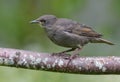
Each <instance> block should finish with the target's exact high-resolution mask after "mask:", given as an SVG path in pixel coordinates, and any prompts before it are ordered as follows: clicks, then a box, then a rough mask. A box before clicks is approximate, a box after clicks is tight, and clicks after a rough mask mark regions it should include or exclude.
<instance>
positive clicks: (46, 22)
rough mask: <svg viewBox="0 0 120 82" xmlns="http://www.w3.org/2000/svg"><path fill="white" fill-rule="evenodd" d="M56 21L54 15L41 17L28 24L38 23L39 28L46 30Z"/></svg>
mask: <svg viewBox="0 0 120 82" xmlns="http://www.w3.org/2000/svg"><path fill="white" fill-rule="evenodd" d="M56 20H57V17H56V16H54V15H43V16H40V17H39V18H37V19H36V20H33V21H31V22H30V23H38V24H40V26H42V27H45V28H48V27H51V26H52V25H53V24H54V23H55V22H56Z"/></svg>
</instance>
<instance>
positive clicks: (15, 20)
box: [0, 0, 120, 82]
mask: <svg viewBox="0 0 120 82" xmlns="http://www.w3.org/2000/svg"><path fill="white" fill-rule="evenodd" d="M43 14H54V15H56V16H57V17H66V18H70V19H73V20H77V21H79V22H80V23H84V24H87V25H90V26H92V27H93V28H94V29H95V30H96V31H97V32H100V33H102V34H104V37H103V38H106V39H108V40H111V41H113V42H114V43H116V44H117V45H115V46H109V45H106V44H96V45H95V44H88V45H86V46H85V47H84V49H83V50H82V51H81V53H80V55H81V56H108V55H115V56H119V54H120V52H119V49H120V44H119V42H120V32H119V31H120V0H0V47H7V48H17V49H24V50H32V51H38V52H49V53H52V52H59V51H62V50H65V49H66V48H63V47H59V46H57V45H55V44H53V43H52V42H51V41H50V40H49V39H48V38H47V37H46V35H45V33H44V31H43V29H41V28H40V27H39V26H38V25H31V24H29V21H31V20H33V19H36V18H37V17H39V16H40V15H43ZM16 81H17V82H40V81H41V82H73V81H74V82H78V81H81V82H86V81H89V82H93V81H94V82H106V81H107V82H108V81H109V82H113V81H116V82H119V81H120V78H119V77H118V75H114V76H113V75H101V76H97V75H92V76H91V75H74V74H64V73H62V74H61V73H52V72H44V71H33V70H27V69H16V68H10V67H2V66H1V67H0V82H16Z"/></svg>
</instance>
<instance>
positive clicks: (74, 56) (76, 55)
mask: <svg viewBox="0 0 120 82" xmlns="http://www.w3.org/2000/svg"><path fill="white" fill-rule="evenodd" d="M78 56H79V54H73V55H71V56H70V57H69V60H68V63H67V66H68V65H69V64H70V62H71V61H72V60H73V59H75V58H77V57H78Z"/></svg>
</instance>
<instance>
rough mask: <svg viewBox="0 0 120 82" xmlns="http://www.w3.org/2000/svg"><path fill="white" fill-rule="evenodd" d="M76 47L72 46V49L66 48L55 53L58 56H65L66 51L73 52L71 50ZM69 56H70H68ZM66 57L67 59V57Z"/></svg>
mask: <svg viewBox="0 0 120 82" xmlns="http://www.w3.org/2000/svg"><path fill="white" fill-rule="evenodd" d="M75 49H76V48H71V49H68V50H65V51H62V52H59V53H53V55H57V56H65V53H66V52H71V51H74V50H75ZM67 58H68V57H67ZM67 58H66V59H67Z"/></svg>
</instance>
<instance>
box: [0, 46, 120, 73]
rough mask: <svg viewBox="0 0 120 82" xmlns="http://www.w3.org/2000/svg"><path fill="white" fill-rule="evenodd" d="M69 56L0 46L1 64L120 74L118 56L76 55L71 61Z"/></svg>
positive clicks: (50, 69) (61, 70)
mask: <svg viewBox="0 0 120 82" xmlns="http://www.w3.org/2000/svg"><path fill="white" fill-rule="evenodd" d="M69 57H70V56H69V55H67V54H62V55H60V54H57V55H52V54H48V53H37V52H31V51H24V50H17V49H7V48H0V65H1V66H9V67H17V68H26V69H33V70H44V71H52V72H63V73H71V74H120V57H115V56H108V57H81V56H77V57H75V58H74V59H72V60H71V61H70V58H69ZM68 62H69V64H68Z"/></svg>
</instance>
